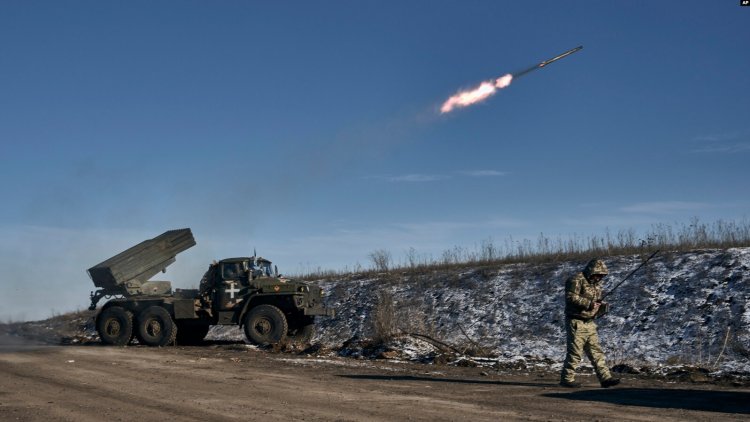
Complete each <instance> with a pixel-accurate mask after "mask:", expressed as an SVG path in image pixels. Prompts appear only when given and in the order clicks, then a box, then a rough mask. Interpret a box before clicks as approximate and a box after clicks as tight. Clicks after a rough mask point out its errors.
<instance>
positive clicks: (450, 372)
mask: <svg viewBox="0 0 750 422" xmlns="http://www.w3.org/2000/svg"><path fill="white" fill-rule="evenodd" d="M482 372H485V373H486V374H487V375H483V374H482ZM556 377H557V375H556V374H551V373H548V374H533V373H532V374H523V373H514V374H510V375H509V374H498V373H496V372H495V371H492V370H489V371H488V370H482V369H480V368H457V367H447V366H434V365H423V364H410V363H393V362H385V361H360V360H354V359H344V358H330V357H326V358H320V357H308V356H298V355H292V354H274V353H269V352H265V351H261V350H257V349H254V348H249V347H246V346H245V345H243V344H234V345H232V344H220V345H208V346H202V347H166V348H161V349H157V348H148V347H126V348H118V347H103V346H54V347H53V346H29V345H7V344H6V345H4V346H0V420H3V421H5V420H9V421H12V420H33V421H36V420H39V421H41V420H44V421H47V420H70V421H100V420H105V419H106V420H122V421H130V420H154V421H156V420H159V421H161V420H167V419H172V420H180V421H214V420H216V421H221V420H263V421H275V420H284V421H287V420H304V421H392V420H415V421H417V420H425V421H433V420H456V421H469V420H470V421H499V420H534V421H537V420H538V421H561V420H589V421H591V420H633V421H670V420H673V421H684V420H748V418H750V390H748V389H733V388H727V387H717V386H712V385H703V384H682V385H680V384H667V383H663V382H659V381H653V380H637V379H628V380H626V381H625V383H624V384H625V385H624V386H623V387H620V388H613V389H607V390H605V389H601V388H597V385H596V383H595V379H594V378H592V377H582V378H581V380H582V381H584V382H585V383H587V384H588V386H587V387H590V388H583V389H580V390H574V391H571V390H568V389H562V388H559V387H558V386H557V379H556Z"/></svg>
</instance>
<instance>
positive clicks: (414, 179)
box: [376, 174, 450, 183]
mask: <svg viewBox="0 0 750 422" xmlns="http://www.w3.org/2000/svg"><path fill="white" fill-rule="evenodd" d="M376 178H378V179H383V180H387V181H389V182H393V183H399V182H408V183H424V182H437V181H440V180H446V179H450V176H446V175H441V174H403V175H399V176H376Z"/></svg>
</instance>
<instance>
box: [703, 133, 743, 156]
mask: <svg viewBox="0 0 750 422" xmlns="http://www.w3.org/2000/svg"><path fill="white" fill-rule="evenodd" d="M748 137H750V136H748V135H747V134H741V133H739V132H730V133H717V134H711V135H702V136H696V137H695V138H693V141H694V142H696V143H699V144H700V145H698V146H696V147H695V148H693V149H692V150H691V152H693V153H715V154H716V153H729V154H731V153H737V152H743V151H750V142H748V141H746V140H744V138H748Z"/></svg>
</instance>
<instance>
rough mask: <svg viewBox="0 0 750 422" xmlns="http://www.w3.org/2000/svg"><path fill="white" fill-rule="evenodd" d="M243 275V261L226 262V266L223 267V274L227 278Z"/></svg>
mask: <svg viewBox="0 0 750 422" xmlns="http://www.w3.org/2000/svg"><path fill="white" fill-rule="evenodd" d="M240 275H242V263H241V262H225V263H224V268H223V269H222V276H223V277H224V279H226V280H231V279H235V278H239V277H240Z"/></svg>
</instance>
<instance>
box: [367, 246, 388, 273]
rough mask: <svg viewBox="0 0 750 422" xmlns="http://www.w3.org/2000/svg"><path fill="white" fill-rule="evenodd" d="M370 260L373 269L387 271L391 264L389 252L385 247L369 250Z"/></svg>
mask: <svg viewBox="0 0 750 422" xmlns="http://www.w3.org/2000/svg"><path fill="white" fill-rule="evenodd" d="M369 257H370V261H372V265H373V267H374V268H375V270H377V271H380V272H384V273H387V272H388V269H389V268H390V266H391V253H390V252H389V251H387V250H385V249H377V250H374V251H372V252H370V255H369Z"/></svg>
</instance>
